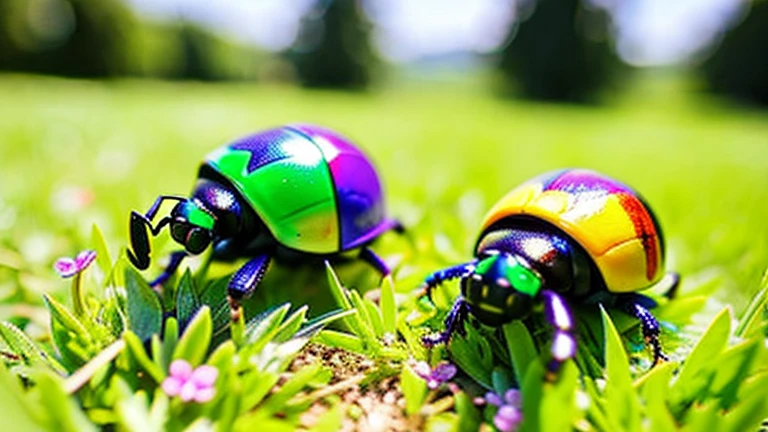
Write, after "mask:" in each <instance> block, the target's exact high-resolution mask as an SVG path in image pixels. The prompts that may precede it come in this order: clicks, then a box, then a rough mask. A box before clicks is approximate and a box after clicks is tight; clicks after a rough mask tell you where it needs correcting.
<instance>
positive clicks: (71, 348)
mask: <svg viewBox="0 0 768 432" xmlns="http://www.w3.org/2000/svg"><path fill="white" fill-rule="evenodd" d="M43 301H45V304H46V306H47V307H48V311H49V312H50V314H51V336H52V337H53V342H54V344H55V345H56V349H57V350H58V352H59V355H60V356H61V361H62V364H63V365H64V367H65V368H66V369H67V370H68V371H70V372H72V371H74V370H75V369H77V368H78V367H80V366H82V365H83V364H84V363H85V362H87V361H88V360H89V359H90V358H91V357H92V356H93V353H92V352H95V351H96V350H98V347H95V346H93V341H92V340H91V336H90V334H89V333H88V330H87V329H86V328H85V326H84V325H83V324H82V323H81V322H80V320H79V319H77V317H75V316H74V315H73V314H72V313H71V312H70V311H69V310H67V309H66V308H65V307H64V306H63V305H62V304H61V303H59V302H57V301H56V300H55V299H54V298H53V297H51V296H49V295H48V294H43Z"/></svg>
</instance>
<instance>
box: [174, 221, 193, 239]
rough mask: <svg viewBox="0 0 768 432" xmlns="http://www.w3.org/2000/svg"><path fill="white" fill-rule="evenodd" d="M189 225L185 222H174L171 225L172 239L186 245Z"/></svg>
mask: <svg viewBox="0 0 768 432" xmlns="http://www.w3.org/2000/svg"><path fill="white" fill-rule="evenodd" d="M188 232H189V224H188V223H185V222H179V221H173V222H172V223H171V237H173V239H174V240H176V241H177V242H178V243H181V244H184V243H185V241H186V240H187V233H188Z"/></svg>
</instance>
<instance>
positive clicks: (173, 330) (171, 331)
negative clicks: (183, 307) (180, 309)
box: [155, 317, 179, 370]
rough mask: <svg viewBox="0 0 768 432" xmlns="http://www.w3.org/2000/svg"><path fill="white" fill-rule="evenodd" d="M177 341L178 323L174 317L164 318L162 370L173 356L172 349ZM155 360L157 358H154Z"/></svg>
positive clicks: (166, 368)
mask: <svg viewBox="0 0 768 432" xmlns="http://www.w3.org/2000/svg"><path fill="white" fill-rule="evenodd" d="M178 342H179V324H178V322H177V321H176V318H173V317H170V318H168V319H167V320H165V329H164V330H163V355H162V358H163V366H162V369H163V370H168V366H169V365H170V364H171V359H172V358H173V351H174V350H176V345H177V344H178ZM155 361H156V362H157V359H155Z"/></svg>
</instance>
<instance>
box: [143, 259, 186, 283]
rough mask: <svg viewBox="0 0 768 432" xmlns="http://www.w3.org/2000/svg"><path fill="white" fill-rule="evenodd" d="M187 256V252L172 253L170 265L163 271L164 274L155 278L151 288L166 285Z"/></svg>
mask: <svg viewBox="0 0 768 432" xmlns="http://www.w3.org/2000/svg"><path fill="white" fill-rule="evenodd" d="M186 256H187V252H185V251H176V252H173V253H171V257H170V262H169V263H168V267H166V268H165V270H163V272H162V273H160V276H158V277H157V278H155V280H153V281H152V282H150V283H149V286H151V287H156V286H158V285H162V284H164V283H165V281H167V280H168V278H170V277H171V275H172V274H174V273H175V272H176V269H178V268H179V265H180V264H181V261H182V260H183V259H184V258H185V257H186Z"/></svg>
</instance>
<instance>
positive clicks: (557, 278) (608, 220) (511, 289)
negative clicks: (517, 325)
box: [424, 169, 679, 372]
mask: <svg viewBox="0 0 768 432" xmlns="http://www.w3.org/2000/svg"><path fill="white" fill-rule="evenodd" d="M663 274H664V239H663V237H662V232H661V227H660V225H659V223H658V221H657V219H656V217H655V216H654V214H653V212H652V211H651V208H650V207H649V206H648V204H647V203H646V202H645V201H644V200H643V199H642V198H641V197H640V195H639V194H637V193H636V192H635V191H633V190H632V189H631V188H629V187H628V186H626V185H624V184H622V183H620V182H618V181H616V180H614V179H612V178H609V177H607V176H605V175H602V174H599V173H597V172H594V171H589V170H584V169H567V170H562V171H556V172H550V173H547V174H544V175H542V176H539V177H536V178H534V179H532V180H530V181H528V182H526V183H524V184H522V185H520V186H518V187H517V188H515V189H513V190H512V191H510V192H509V193H508V194H507V195H505V196H504V197H503V198H502V199H501V200H500V201H499V202H498V203H497V204H496V205H495V206H494V207H493V208H492V209H491V210H490V212H489V213H488V214H487V215H486V217H485V220H484V221H483V225H482V229H481V233H480V236H479V239H478V241H477V244H476V246H475V259H473V260H472V261H470V262H468V263H464V264H460V265H457V266H454V267H450V268H447V269H444V270H441V271H438V272H435V273H433V274H432V275H431V276H429V277H428V278H427V279H426V281H425V291H426V294H427V295H429V293H430V292H431V290H432V289H433V288H434V287H436V286H438V285H439V284H441V283H442V282H443V281H445V280H449V279H455V278H460V279H461V282H460V283H461V295H460V296H459V298H458V299H457V300H456V302H455V303H454V305H453V308H452V309H451V311H450V313H449V314H448V317H447V318H446V320H445V330H444V331H443V332H441V333H438V334H434V335H429V336H426V337H425V338H424V343H425V344H427V345H430V346H431V345H434V344H437V343H444V342H448V341H449V340H450V338H451V335H452V334H453V332H459V333H460V334H462V335H463V334H464V328H463V321H464V320H465V319H466V318H467V316H468V315H469V314H471V315H473V316H474V317H476V318H477V319H478V320H479V321H480V322H482V323H484V324H487V325H491V326H499V325H502V324H505V323H508V322H510V321H513V320H516V319H523V318H526V317H527V316H528V315H530V313H531V312H532V311H533V310H535V309H536V308H535V306H536V305H537V304H543V309H544V314H545V317H546V319H547V321H548V322H549V323H550V324H551V325H552V326H553V327H554V328H555V334H554V339H553V342H552V348H551V355H552V361H551V362H550V363H549V365H548V368H549V370H550V372H556V370H557V369H559V367H560V365H561V364H562V362H563V361H565V360H566V359H568V358H571V357H573V356H574V355H575V353H576V340H575V338H574V335H573V318H572V317H571V312H570V308H569V307H568V303H567V302H579V303H601V304H605V305H606V306H613V307H621V308H624V309H625V310H626V311H627V312H629V313H630V314H632V315H634V316H635V317H637V318H638V319H639V320H640V323H641V326H642V331H643V336H644V338H645V340H646V343H648V344H649V345H650V346H651V347H652V348H653V356H654V364H655V363H657V362H658V361H659V360H661V359H664V358H665V356H664V353H663V351H662V348H661V344H660V342H659V338H658V336H659V323H658V321H657V320H656V318H655V317H654V316H653V315H652V314H651V313H650V312H649V311H648V308H649V307H651V306H652V305H653V301H652V300H650V299H649V298H647V297H645V296H643V295H640V294H638V293H637V291H639V290H642V289H644V288H648V287H650V286H651V285H654V284H655V283H657V282H659V280H660V279H661V278H662V276H663ZM669 281H670V290H669V293H673V292H674V290H675V288H676V287H677V284H678V281H679V278H678V276H677V274H675V273H670V277H669Z"/></svg>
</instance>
